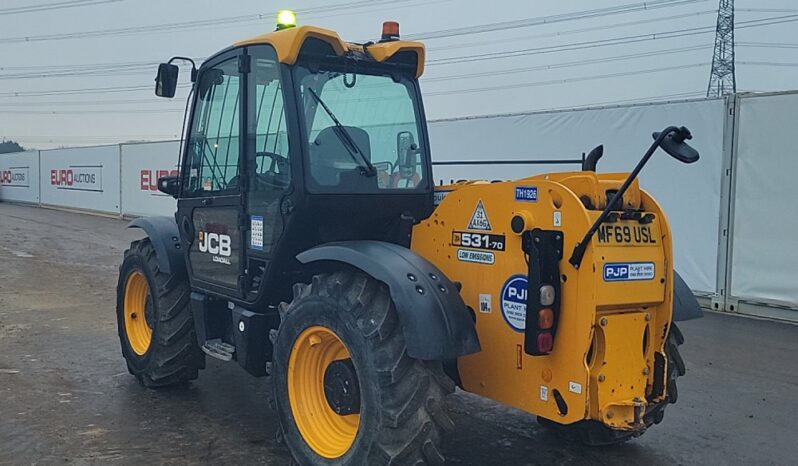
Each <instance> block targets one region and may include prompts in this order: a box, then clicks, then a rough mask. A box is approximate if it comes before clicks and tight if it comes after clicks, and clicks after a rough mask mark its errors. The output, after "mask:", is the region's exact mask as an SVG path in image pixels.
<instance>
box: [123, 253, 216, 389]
mask: <svg viewBox="0 0 798 466" xmlns="http://www.w3.org/2000/svg"><path fill="white" fill-rule="evenodd" d="M189 293H190V288H189V285H188V281H187V280H186V278H184V277H177V276H174V275H170V274H167V273H164V272H163V271H161V270H160V268H159V267H158V260H157V258H156V256H155V248H154V247H153V246H152V243H151V242H150V239H149V238H145V239H141V240H138V241H133V242H132V243H131V244H130V249H128V250H127V251H125V258H124V260H123V262H122V265H121V266H120V267H119V282H118V284H117V288H116V296H117V298H116V318H117V327H118V331H119V340H120V343H121V345H122V355H123V356H124V358H125V361H126V362H127V368H128V371H129V372H130V373H131V374H133V375H134V376H135V377H136V378H137V379H138V380H139V382H141V383H142V384H143V385H145V386H147V387H165V386H169V385H176V384H181V383H185V382H187V381H189V380H193V379H196V378H197V375H198V371H199V370H200V369H202V368H204V367H205V355H204V354H203V353H202V351H201V350H200V349H199V346H198V345H197V337H196V334H195V332H194V320H193V318H192V315H191V310H190V308H189Z"/></svg>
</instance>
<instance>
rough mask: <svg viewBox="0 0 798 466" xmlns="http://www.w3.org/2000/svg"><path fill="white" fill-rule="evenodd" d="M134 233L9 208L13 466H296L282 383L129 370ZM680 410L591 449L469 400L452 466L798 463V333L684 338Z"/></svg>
mask: <svg viewBox="0 0 798 466" xmlns="http://www.w3.org/2000/svg"><path fill="white" fill-rule="evenodd" d="M125 223H126V222H124V221H122V220H118V219H110V218H103V217H96V216H89V215H84V214H77V213H70V212H61V211H54V210H46V209H38V208H33V207H25V206H17V205H11V204H3V203H0V238H2V239H0V464H132V463H137V462H139V463H145V462H147V463H159V464H200V463H211V462H212V463H216V464H279V465H283V464H287V463H288V462H289V459H290V456H289V454H288V452H287V450H286V449H285V447H284V446H283V445H281V444H280V443H278V442H277V441H276V440H275V432H276V431H277V421H276V419H275V416H274V415H273V414H272V412H271V411H270V409H269V407H268V403H267V393H268V392H269V389H270V388H269V379H268V378H260V379H258V378H253V377H251V376H249V375H247V374H246V373H245V372H244V371H243V370H241V369H240V368H239V367H238V366H237V365H235V364H226V363H223V362H220V361H215V360H212V359H210V358H209V360H208V368H207V369H206V370H205V371H203V372H202V373H201V374H200V377H199V379H198V380H197V381H195V382H193V383H191V384H190V385H189V386H188V387H184V388H177V389H167V390H158V391H154V390H148V389H145V388H143V387H141V386H140V385H139V384H138V383H137V382H136V381H135V380H134V379H133V377H131V376H130V375H129V374H128V373H127V370H126V368H125V363H124V361H123V359H122V355H121V352H120V348H119V342H118V339H117V335H116V323H115V316H114V306H115V287H116V279H117V267H118V265H119V263H120V260H121V257H122V252H123V250H124V249H125V248H126V247H127V245H128V243H129V241H130V240H132V239H135V238H137V237H138V235H140V233H138V232H137V231H136V230H127V229H125ZM681 328H682V329H683V332H684V334H685V337H686V339H687V342H686V344H685V346H683V347H682V354H683V355H684V358H685V360H686V361H687V369H688V374H687V376H686V377H685V378H683V379H680V380H679V391H680V399H679V403H678V404H676V405H673V406H671V407H669V408H668V411H667V413H666V416H665V420H664V422H663V423H662V424H660V425H658V426H655V427H654V428H652V429H651V430H650V431H649V432H647V433H646V434H645V435H644V436H642V437H641V438H639V439H636V440H634V441H631V442H628V443H626V444H624V445H621V446H618V447H612V448H598V449H595V448H594V449H588V448H585V447H582V446H581V445H579V444H575V443H572V442H570V441H569V440H566V439H562V438H560V437H557V436H555V435H554V434H551V433H549V432H547V431H545V430H543V429H542V428H541V427H539V426H538V425H537V423H536V422H535V420H534V418H533V417H532V416H530V415H528V414H525V413H522V412H519V411H515V410H512V409H510V408H506V407H504V406H501V405H498V404H495V403H492V402H490V401H487V400H484V399H481V398H478V397H476V396H473V395H469V394H466V393H463V392H458V393H456V394H454V395H452V396H451V397H450V398H449V400H448V403H449V405H450V407H451V409H452V411H453V417H454V420H455V422H456V423H457V425H458V427H457V430H456V431H455V432H454V433H452V434H450V435H448V436H447V438H446V440H445V445H444V446H445V449H446V454H447V456H448V457H449V461H450V463H451V464H464V465H465V464H474V465H487V464H513V465H520V464H553V463H557V464H795V462H796V454H797V453H798V447H796V443H795V442H796V437H795V436H796V433H798V419H796V415H798V395H796V393H797V392H798V360H796V355H798V326H795V325H789V324H784V323H777V322H770V321H764V320H755V319H749V318H741V317H737V316H729V315H720V314H712V313H710V314H707V316H706V317H705V318H704V319H701V320H696V321H690V322H685V323H684V324H683V325H681Z"/></svg>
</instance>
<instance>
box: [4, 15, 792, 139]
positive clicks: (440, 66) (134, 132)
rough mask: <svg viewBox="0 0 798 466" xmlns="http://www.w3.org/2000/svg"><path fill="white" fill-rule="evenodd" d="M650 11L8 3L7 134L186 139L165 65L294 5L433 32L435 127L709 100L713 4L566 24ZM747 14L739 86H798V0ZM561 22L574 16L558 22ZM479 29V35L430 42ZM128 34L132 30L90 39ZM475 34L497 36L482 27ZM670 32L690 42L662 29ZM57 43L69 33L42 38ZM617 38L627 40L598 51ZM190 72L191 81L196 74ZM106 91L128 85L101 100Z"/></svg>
mask: <svg viewBox="0 0 798 466" xmlns="http://www.w3.org/2000/svg"><path fill="white" fill-rule="evenodd" d="M81 1H82V2H84V3H91V4H88V5H84V6H80V7H70V8H61V9H54V10H53V9H46V10H41V9H37V10H39V11H32V12H25V13H20V12H19V11H20V10H19V9H17V8H23V7H30V6H33V7H36V6H39V5H42V4H48V3H49V4H60V5H66V6H72V5H74V4H77V3H80V2H81ZM660 1H662V0H660ZM680 2H681V3H680ZM642 3H643V2H642V0H568V1H560V2H551V1H547V2H543V1H529V0H513V1H492V2H486V1H481V0H392V1H385V0H371V1H357V0H328V1H321V0H313V1H301V2H300V1H295V2H293V3H292V2H286V1H280V2H273V1H262V0H261V1H254V0H235V1H221V0H217V1H208V0H168V1H167V0H158V1H155V0H3V1H2V2H1V3H0V138H2V137H4V138H8V139H14V140H17V141H19V142H20V143H21V144H22V145H24V146H25V147H33V148H39V149H46V148H51V147H58V146H80V145H91V144H101V143H115V142H123V141H130V140H159V139H175V138H179V134H180V125H181V121H182V111H183V107H184V105H185V97H186V95H187V91H186V90H185V89H183V90H180V91H178V95H177V97H176V98H175V99H174V100H165V99H159V98H157V97H155V96H154V94H153V91H152V87H153V78H154V76H155V71H156V67H157V65H156V63H157V62H159V61H165V60H167V59H168V58H170V57H171V56H173V55H185V56H190V57H196V58H201V57H205V56H208V55H210V54H212V53H214V52H215V51H217V50H220V49H222V48H225V47H227V46H229V45H230V44H232V43H233V42H235V41H237V40H240V39H243V38H247V37H250V36H253V35H256V34H260V33H263V32H268V31H270V30H272V29H274V16H275V12H276V10H277V9H279V8H293V9H296V10H299V11H300V14H299V23H300V24H313V25H318V26H322V27H326V28H330V29H333V30H336V31H337V32H338V33H339V34H340V35H341V37H342V38H344V39H345V40H353V41H360V40H367V39H377V38H378V37H379V33H380V27H381V23H382V21H384V20H397V21H399V23H400V26H401V33H402V35H403V36H405V37H410V36H413V35H420V36H421V37H428V38H426V39H423V41H424V42H425V43H426V45H427V62H428V63H427V71H426V74H425V75H424V77H423V78H422V89H423V91H424V93H425V105H426V109H427V116H428V118H430V119H437V118H448V117H457V116H469V115H482V114H493V113H508V112H519V111H529V110H544V109H552V108H563V107H575V106H584V105H593V104H614V103H621V102H626V101H635V100H641V101H646V100H651V99H668V98H670V99H680V98H689V97H699V96H702V95H703V94H705V93H706V88H707V82H708V78H709V70H710V64H711V61H712V46H713V43H714V31H710V30H714V25H715V21H716V14H715V10H716V9H717V5H718V0H679V1H677V2H675V3H680V4H679V5H677V6H667V7H659V8H654V9H647V10H645V11H637V12H631V13H628V12H627V13H618V14H610V13H609V12H603V13H593V14H591V16H593V17H591V18H581V19H570V20H569V19H568V18H573V16H574V15H573V13H579V12H582V13H584V12H586V11H591V10H599V9H605V8H612V7H619V6H624V5H625V6H630V5H636V4H642ZM648 3H650V4H651V3H657V2H656V0H655V1H654V2H651V1H649V2H648ZM336 5H338V6H341V8H334V6H336ZM344 5H345V6H344ZM736 6H737V15H736V16H737V18H736V20H737V24H738V29H737V32H736V42H737V44H738V47H737V63H738V64H737V86H738V90H745V91H774V90H786V89H796V88H798V2H796V1H795V0H737V2H736ZM34 9H36V8H34ZM314 9H315V12H314ZM609 11H611V10H609ZM258 15H261V17H260V18H259V17H258ZM553 15H565V16H560V17H559V19H560V20H559V21H557V20H556V17H555V18H551V16H553ZM543 17H550V18H549V19H547V21H546V22H547V23H549V24H537V25H535V24H533V25H529V24H530V23H534V22H535V21H532V20H533V19H534V18H543ZM207 20H212V21H218V22H217V23H216V24H210V25H203V24H200V25H199V26H197V27H193V28H186V27H181V26H171V27H165V28H161V30H160V31H149V32H141V28H142V27H145V26H159V25H169V24H173V23H186V22H191V21H207ZM521 20H529V21H526V22H525V23H524V24H526V26H522V27H511V26H512V25H507V24H505V25H504V26H503V27H501V28H499V30H495V29H497V27H491V25H494V24H495V23H502V22H506V21H521ZM552 20H554V21H552ZM755 20H767V21H764V22H766V23H767V22H770V23H777V24H770V25H765V26H757V27H753V26H752V25H754V24H761V23H750V22H751V21H755ZM516 26H518V25H517V24H516ZM472 27H473V28H474V29H475V30H474V32H471V33H465V31H458V34H457V35H452V32H451V31H449V32H448V34H446V35H448V37H442V38H441V37H437V38H435V37H430V36H434V35H435V34H432V33H435V32H439V31H448V30H451V29H455V28H472ZM123 28H131V30H129V31H128V32H126V33H124V34H122V33H119V31H116V32H113V33H103V34H102V35H100V36H97V35H96V34H94V32H95V31H104V30H118V29H123ZM480 28H481V29H486V30H488V31H487V32H482V33H478V32H476V31H477V30H478V29H480ZM673 31H682V32H679V33H676V34H671V36H673V37H668V34H664V35H663V33H672V32H673ZM703 31H710V32H706V33H704V32H703ZM90 32H91V33H92V34H87V33H90ZM74 33H77V37H74V36H75V34H74ZM655 33H656V34H655ZM61 34H66V35H67V37H46V36H51V35H61ZM646 34H648V35H649V36H645V35H646ZM70 35H71V36H72V37H70ZM437 35H442V34H437ZM652 37H656V39H652ZM43 39H44V40H43ZM607 41H609V42H610V43H612V42H613V41H618V42H625V43H622V44H619V45H603V44H606V43H607ZM562 48H565V49H570V50H562ZM513 51H519V52H518V53H516V54H513V53H509V52H513ZM496 54H505V55H511V56H504V57H501V56H500V57H497V56H496ZM512 55H514V56H512ZM451 62H454V63H451ZM777 64H782V66H779V65H777ZM120 65H121V66H120ZM91 67H95V68H94V71H92V68H91ZM87 71H92V72H91V73H87ZM473 75H477V76H473ZM181 77H182V78H184V79H188V73H186V72H184V73H182V76H181ZM130 87H143V88H144V89H141V88H139V89H136V90H130V89H127V88H130ZM99 88H123V89H122V90H119V92H116V90H113V89H112V90H108V89H106V90H105V91H103V92H99V93H98V92H97V91H96V90H97V89H99ZM75 90H79V92H80V93H75ZM111 91H113V92H111ZM37 93H38V94H39V95H35V94H37ZM31 94H34V95H31ZM41 94H45V95H41Z"/></svg>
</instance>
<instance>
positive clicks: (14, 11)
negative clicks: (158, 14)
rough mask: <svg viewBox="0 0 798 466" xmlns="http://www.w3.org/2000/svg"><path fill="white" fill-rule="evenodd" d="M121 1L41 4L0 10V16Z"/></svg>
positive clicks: (84, 0)
mask: <svg viewBox="0 0 798 466" xmlns="http://www.w3.org/2000/svg"><path fill="white" fill-rule="evenodd" d="M121 1H123V0H69V1H63V2H55V3H43V4H39V5H28V6H18V7H13V8H2V9H0V16H6V15H17V14H21V13H35V12H39V11H51V10H62V9H64V8H77V7H84V6H94V5H102V4H105V3H116V2H121Z"/></svg>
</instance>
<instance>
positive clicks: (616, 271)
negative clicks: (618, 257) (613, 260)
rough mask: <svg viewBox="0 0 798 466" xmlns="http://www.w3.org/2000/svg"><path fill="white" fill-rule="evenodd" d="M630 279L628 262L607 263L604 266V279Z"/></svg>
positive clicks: (609, 280)
mask: <svg viewBox="0 0 798 466" xmlns="http://www.w3.org/2000/svg"><path fill="white" fill-rule="evenodd" d="M628 279H629V266H628V265H626V264H607V265H605V266H604V280H605V281H608V282H611V281H619V280H628Z"/></svg>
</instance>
